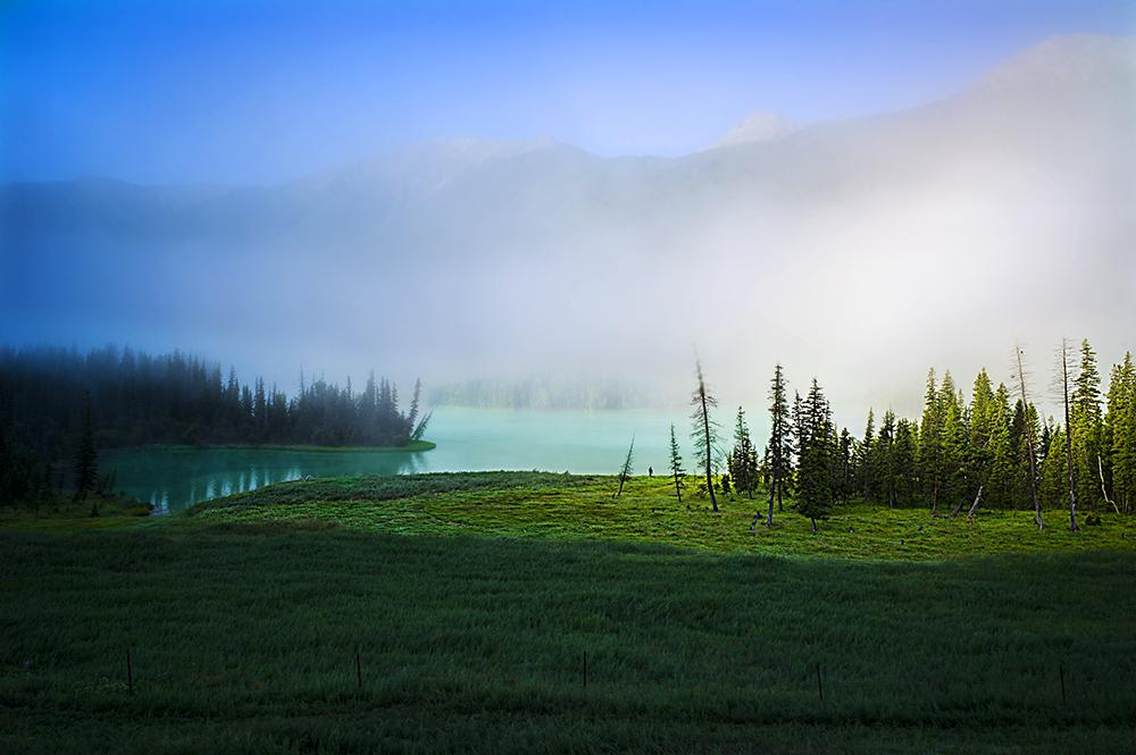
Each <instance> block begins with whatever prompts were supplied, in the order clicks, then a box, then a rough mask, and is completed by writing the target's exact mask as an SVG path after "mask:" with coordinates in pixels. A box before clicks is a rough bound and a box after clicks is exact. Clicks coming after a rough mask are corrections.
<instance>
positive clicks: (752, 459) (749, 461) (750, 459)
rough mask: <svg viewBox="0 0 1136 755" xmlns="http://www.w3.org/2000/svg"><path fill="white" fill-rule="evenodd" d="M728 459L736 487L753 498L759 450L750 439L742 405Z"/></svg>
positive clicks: (739, 408)
mask: <svg viewBox="0 0 1136 755" xmlns="http://www.w3.org/2000/svg"><path fill="white" fill-rule="evenodd" d="M727 461H728V468H729V472H730V477H732V478H733V481H734V489H735V490H737V491H738V492H739V493H745V494H746V496H747V497H749V498H751V499H752V498H753V488H754V486H755V485H757V451H756V449H755V448H754V446H753V441H752V440H751V439H750V435H749V426H748V425H747V424H746V421H745V411H744V410H743V409H742V407H740V406H739V407H738V414H737V418H736V420H735V422H734V448H733V450H732V451H731V452H730V457H729V459H728V460H727Z"/></svg>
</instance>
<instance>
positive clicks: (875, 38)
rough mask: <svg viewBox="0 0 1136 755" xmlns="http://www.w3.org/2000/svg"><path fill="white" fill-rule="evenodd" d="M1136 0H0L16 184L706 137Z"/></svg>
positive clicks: (921, 95) (923, 90)
mask: <svg viewBox="0 0 1136 755" xmlns="http://www.w3.org/2000/svg"><path fill="white" fill-rule="evenodd" d="M1134 8H1136V4H1134V3H1132V2H1130V1H1119V2H1118V1H1113V2H1097V1H1095V0H1061V1H1048V2H1047V1H1046V0H1036V1H1034V2H997V0H986V1H983V2H976V1H972V0H959V1H956V2H946V1H943V2H938V1H927V2H866V3H856V4H853V3H848V2H752V3H735V2H715V1H714V0H708V1H707V2H658V3H604V2H600V3H589V2H571V3H563V2H543V3H519V2H484V3H479V2H463V3H445V2H427V3H381V2H380V3H354V2H332V1H330V0H325V1H324V2H319V3H313V2H308V3H290V2H228V3H218V2H197V3H180V2H179V3H174V2H151V3H139V2H123V1H118V2H116V1H115V0H101V1H100V2H84V3H78V2H47V1H40V2H19V1H16V2H11V1H9V2H0V119H2V120H0V127H2V129H3V131H2V132H0V137H2V142H3V146H2V148H0V149H2V152H0V180H13V179H18V180H26V179H35V180H39V179H59V178H71V177H76V176H89V175H99V176H113V177H118V178H124V179H128V180H133V181H141V182H156V183H178V182H225V183H230V182H258V183H263V182H273V181H278V180H283V179H288V178H291V177H295V176H300V175H304V174H307V173H311V172H318V171H321V170H325V169H328V168H333V167H335V166H337V165H341V164H344V163H348V162H350V161H351V160H353V159H356V158H359V157H362V156H366V155H369V154H374V153H375V152H378V151H381V150H384V149H389V148H391V147H397V146H398V145H401V144H405V143H408V142H414V141H419V140H423V139H435V138H446V137H453V136H476V137H484V138H497V139H501V138H505V139H511V138H533V137H549V138H553V139H556V140H559V141H563V142H568V143H571V144H576V145H578V146H581V147H583V148H585V149H588V150H591V151H594V152H597V153H599V154H604V155H614V154H662V155H675V154H683V153H686V152H690V151H692V150H697V149H700V148H702V147H705V146H707V145H709V144H711V143H713V142H714V141H715V140H717V138H718V137H720V136H721V135H722V134H723V133H724V132H726V131H727V130H729V128H730V127H732V126H733V125H734V124H736V123H737V122H738V121H740V120H741V119H742V118H743V117H744V116H745V115H746V114H748V113H750V112H753V111H759V110H760V111H770V112H775V113H779V114H781V115H783V116H785V117H787V118H789V119H791V120H795V121H800V122H809V121H815V120H823V119H832V118H845V117H853V116H857V115H862V114H867V113H873V112H879V111H882V110H889V109H896V108H902V107H906V106H910V105H915V104H919V103H922V102H925V101H928V100H931V99H934V98H937V97H940V96H943V95H945V94H949V93H950V92H952V91H955V90H957V89H959V88H960V87H962V86H965V85H966V83H967V82H968V81H970V80H972V79H973V78H974V77H975V76H977V75H979V74H981V73H982V72H983V71H984V70H986V69H988V68H989V67H991V66H992V65H995V64H996V63H997V62H998V61H1000V60H1002V59H1004V58H1006V57H1008V56H1010V55H1013V54H1014V53H1016V52H1018V51H1020V50H1021V49H1023V48H1025V47H1028V46H1029V45H1032V44H1035V43H1037V42H1039V41H1041V40H1043V39H1045V38H1047V37H1049V36H1052V35H1057V34H1067V33H1075V32H1095V33H1109V34H1132V33H1133V31H1134V30H1136V22H1134V19H1136V11H1134V10H1133V9H1134Z"/></svg>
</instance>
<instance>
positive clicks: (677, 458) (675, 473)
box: [671, 424, 686, 503]
mask: <svg viewBox="0 0 1136 755" xmlns="http://www.w3.org/2000/svg"><path fill="white" fill-rule="evenodd" d="M671 477H673V478H674V486H675V496H677V497H678V502H679V503H682V489H683V486H684V478H685V477H686V470H685V469H683V468H682V456H681V455H680V454H679V451H678V439H677V438H675V426H674V425H673V424H672V425H671Z"/></svg>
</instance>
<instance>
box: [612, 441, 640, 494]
mask: <svg viewBox="0 0 1136 755" xmlns="http://www.w3.org/2000/svg"><path fill="white" fill-rule="evenodd" d="M634 454H635V436H634V435H632V436H631V445H630V446H628V447H627V458H625V459H624V460H623V466H622V467H620V468H619V490H617V491H615V495H613V496H612V498H619V497H620V496H621V495H623V486H624V484H625V483H626V482H627V479H628V478H629V477H631V472H632V466H631V465H632V463H633V460H634Z"/></svg>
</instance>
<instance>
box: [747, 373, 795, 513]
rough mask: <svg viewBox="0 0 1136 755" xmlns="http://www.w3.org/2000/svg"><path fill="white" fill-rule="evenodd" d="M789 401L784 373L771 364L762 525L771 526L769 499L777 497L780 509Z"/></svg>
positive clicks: (787, 467) (787, 460) (789, 445)
mask: <svg viewBox="0 0 1136 755" xmlns="http://www.w3.org/2000/svg"><path fill="white" fill-rule="evenodd" d="M791 421H792V420H791V418H790V416H789V403H788V401H787V400H786V396H785V374H784V372H783V371H782V369H781V365H780V364H777V365H775V366H774V367H773V379H772V380H771V381H770V383H769V426H770V429H769V445H768V446H767V447H766V449H767V452H768V455H769V508H768V511H767V513H766V518H765V526H767V527H772V526H773V501H774V498H776V500H777V510H778V511H781V510H782V506H783V503H782V501H783V498H784V494H785V485H786V483H787V481H788V478H789V474H790V464H791V463H792V462H791V459H792V454H793V451H792V440H791V438H790V432H791V430H790V423H791ZM758 517H759V515H758V514H754V516H753V523H752V524H751V525H750V529H753V528H754V527H756V526H757V520H758Z"/></svg>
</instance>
